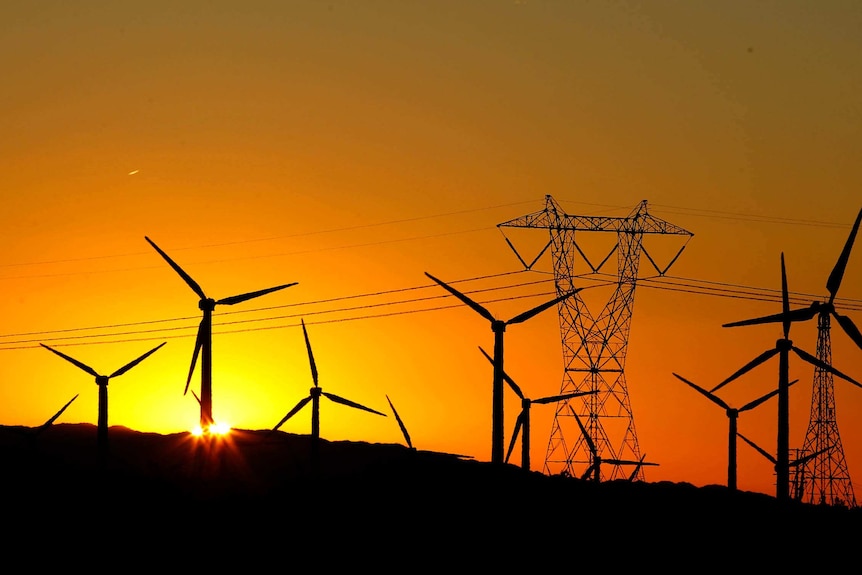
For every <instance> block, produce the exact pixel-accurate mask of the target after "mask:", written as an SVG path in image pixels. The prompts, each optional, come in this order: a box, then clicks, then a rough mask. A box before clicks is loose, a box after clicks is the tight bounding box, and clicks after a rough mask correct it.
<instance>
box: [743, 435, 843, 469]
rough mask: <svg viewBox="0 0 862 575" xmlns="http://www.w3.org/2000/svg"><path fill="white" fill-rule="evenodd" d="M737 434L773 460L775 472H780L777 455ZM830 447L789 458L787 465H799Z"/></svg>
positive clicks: (830, 447)
mask: <svg viewBox="0 0 862 575" xmlns="http://www.w3.org/2000/svg"><path fill="white" fill-rule="evenodd" d="M737 435H738V436H739V437H741V438H742V440H743V441H745V442H746V443H747V444H749V445H750V446H751V447H753V448H754V449H755V450H756V451H757V452H758V453H759V454H761V455H762V456H763V457H765V458H766V459H768V460H769V461H771V462H772V465H773V466H774V468H775V472H776V473H778V465H779V461H778V460H777V459H776V458H775V457H773V456H772V454H771V453H769V452H767V451H766V450H765V449H763V448H762V447H760V446H759V445H757V444H756V443H754V442H753V441H751V440H750V439H748V438H747V437H745V436H744V435H742V434H741V433H739V432H737ZM830 449H832V446H831V445H830V446H829V447H824V448H823V449H820V450H818V451H815V452H814V453H809V454H807V455H804V456H802V457H799V458H798V459H792V460H791V459H789V458H788V462H787V465H788V466H789V467H797V466H799V465H803V464H804V463H806V462H807V461H808V460H810V459H814V458H815V457H817V456H818V455H820V454H821V453H825V452H827V451H829V450H830Z"/></svg>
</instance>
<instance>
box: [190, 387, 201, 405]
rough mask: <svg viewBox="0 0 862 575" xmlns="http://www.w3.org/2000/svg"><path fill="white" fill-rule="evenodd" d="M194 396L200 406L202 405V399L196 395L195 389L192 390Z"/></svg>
mask: <svg viewBox="0 0 862 575" xmlns="http://www.w3.org/2000/svg"><path fill="white" fill-rule="evenodd" d="M192 395H193V396H194V397H195V399H196V400H198V405H200V404H201V398H200V397H198V394H197V393H195V390H194V389H193V390H192Z"/></svg>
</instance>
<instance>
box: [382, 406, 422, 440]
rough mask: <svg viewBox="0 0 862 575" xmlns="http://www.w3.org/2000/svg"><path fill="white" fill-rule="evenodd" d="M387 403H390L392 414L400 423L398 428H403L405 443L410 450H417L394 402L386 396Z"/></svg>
mask: <svg viewBox="0 0 862 575" xmlns="http://www.w3.org/2000/svg"><path fill="white" fill-rule="evenodd" d="M386 401H388V402H389V408H390V409H392V414H393V415H394V416H395V421H397V422H398V427H400V428H401V435H403V436H404V441H405V442H407V447H409V448H410V449H415V448H414V447H413V442H412V441H410V434H409V433H407V427H405V426H404V422H403V421H401V416H400V415H398V412H397V411H396V410H395V406H394V405H392V400H391V399H389V396H388V395H387V396H386Z"/></svg>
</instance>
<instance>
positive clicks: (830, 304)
mask: <svg viewBox="0 0 862 575" xmlns="http://www.w3.org/2000/svg"><path fill="white" fill-rule="evenodd" d="M860 222H862V209H860V210H859V214H858V215H857V216H856V221H855V222H854V223H853V227H852V229H851V230H850V235H849V236H848V237H847V241H846V242H845V243H844V248H843V249H842V250H841V254H840V255H839V256H838V261H836V262H835V267H833V268H832V272H831V273H830V274H829V277H828V278H827V280H826V290H827V291H828V292H829V299H828V300H827V301H813V302H811V305H810V306H808V307H805V308H799V309H794V310H790V309H789V308H787V309H785V310H784V311H783V312H782V313H779V314H773V315H767V316H763V317H759V318H755V319H750V320H745V321H742V322H734V323H732V324H727V325H726V326H725V327H731V326H735V325H754V324H761V323H778V322H795V321H807V320H810V319H813V318H814V317H815V316H821V317H826V318H827V320H828V317H829V316H830V315H831V316H832V317H834V318H835V319H836V320H837V321H838V325H840V326H841V329H843V330H844V332H845V333H846V334H847V335H848V336H849V337H850V339H852V340H853V341H854V343H856V345H857V347H859V348H860V349H862V333H860V331H859V328H857V327H856V324H854V323H853V320H851V319H850V318H849V317H847V316H846V315H841V314H840V313H838V312H837V311H836V310H835V297H836V296H837V295H838V288H839V287H841V280H842V279H843V278H844V271H845V270H846V269H847V262H848V261H849V259H850V251H851V250H852V249H853V242H854V241H855V240H856V233H857V232H858V231H859V224H860ZM783 258H784V256H783V255H782V261H783Z"/></svg>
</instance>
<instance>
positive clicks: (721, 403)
mask: <svg viewBox="0 0 862 575" xmlns="http://www.w3.org/2000/svg"><path fill="white" fill-rule="evenodd" d="M673 375H674V377H676V378H677V379H678V380H680V381H682V382H683V383H685V384H687V385H688V386H689V387H691V388H692V389H694V390H695V391H696V392H698V393H700V394H701V395H703V396H704V397H705V398H707V399H708V400H710V401H711V402H713V403H714V404H716V405H718V406H719V407H723V408H724V409H730V406H729V405H727V403H725V402H724V400H723V399H721V398H720V397H718V396H715V395H713V394H711V393H710V392H708V391H707V390H705V389H703V388H702V387H700V386H699V385H697V384H696V383H692V382H690V381H689V380H687V379H686V378H684V377H683V376H681V375H677V374H676V373H674V374H673Z"/></svg>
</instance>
